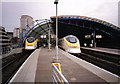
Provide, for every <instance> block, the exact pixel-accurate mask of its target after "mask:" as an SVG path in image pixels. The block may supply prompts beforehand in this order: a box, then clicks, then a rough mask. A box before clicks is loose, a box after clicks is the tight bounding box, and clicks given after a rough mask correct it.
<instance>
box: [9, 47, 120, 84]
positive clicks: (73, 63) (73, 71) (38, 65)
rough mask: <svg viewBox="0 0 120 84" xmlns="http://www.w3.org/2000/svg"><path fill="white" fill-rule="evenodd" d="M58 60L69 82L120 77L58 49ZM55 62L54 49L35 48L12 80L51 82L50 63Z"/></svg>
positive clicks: (106, 79)
mask: <svg viewBox="0 0 120 84" xmlns="http://www.w3.org/2000/svg"><path fill="white" fill-rule="evenodd" d="M58 56H59V59H58V62H59V63H60V64H61V69H62V74H63V75H64V76H65V78H66V79H67V80H68V82H70V83H88V84H89V83H102V84H108V82H109V83H113V82H114V83H118V82H120V78H119V77H118V76H116V75H114V74H112V73H110V72H108V71H106V70H103V69H101V68H99V67H97V66H95V65H93V64H91V63H88V62H86V61H84V60H82V59H80V58H77V57H75V56H73V55H71V54H69V53H67V52H65V51H63V50H61V49H59V54H58ZM54 62H55V49H54V48H52V49H51V52H48V49H47V48H39V49H36V50H35V51H34V52H33V53H32V54H31V55H30V56H29V57H28V59H27V60H26V61H25V62H24V63H23V65H22V66H21V67H20V69H19V70H18V71H17V72H16V74H15V75H14V76H13V78H12V79H11V80H10V83H13V82H36V83H42V82H47V83H49V82H52V63H54Z"/></svg>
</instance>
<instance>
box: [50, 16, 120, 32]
mask: <svg viewBox="0 0 120 84" xmlns="http://www.w3.org/2000/svg"><path fill="white" fill-rule="evenodd" d="M53 18H56V16H52V17H51V19H53ZM58 18H59V20H60V19H61V20H62V19H67V20H68V19H75V20H76V19H81V20H88V21H92V22H98V23H100V24H104V25H107V26H110V27H112V28H115V29H119V30H120V28H119V27H117V26H115V25H113V24H111V23H109V22H106V21H103V20H100V19H97V18H92V17H87V16H79V15H60V16H58Z"/></svg>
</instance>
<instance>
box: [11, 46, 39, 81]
mask: <svg viewBox="0 0 120 84" xmlns="http://www.w3.org/2000/svg"><path fill="white" fill-rule="evenodd" d="M40 50H41V48H40V49H36V50H35V51H34V52H33V53H32V54H31V55H30V56H29V57H28V58H27V60H26V61H25V62H24V63H23V64H22V66H21V67H20V68H19V70H18V71H17V72H16V74H15V75H14V76H13V78H12V79H11V80H10V82H9V83H12V82H35V75H36V68H37V61H38V56H39V53H40Z"/></svg>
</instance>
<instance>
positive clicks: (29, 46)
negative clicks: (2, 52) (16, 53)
mask: <svg viewBox="0 0 120 84" xmlns="http://www.w3.org/2000/svg"><path fill="white" fill-rule="evenodd" d="M37 43H38V39H37V38H34V37H29V38H27V39H26V41H25V50H34V49H36V48H37Z"/></svg>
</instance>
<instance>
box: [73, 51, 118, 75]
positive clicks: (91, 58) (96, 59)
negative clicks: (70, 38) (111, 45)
mask: <svg viewBox="0 0 120 84" xmlns="http://www.w3.org/2000/svg"><path fill="white" fill-rule="evenodd" d="M81 50H82V53H81V54H76V55H75V54H74V55H75V56H77V57H79V58H81V59H83V60H86V61H88V62H90V63H92V64H94V65H97V66H99V67H101V68H103V69H105V70H107V71H110V72H112V73H114V74H116V75H118V76H120V56H119V55H114V54H108V53H103V52H97V51H91V50H85V49H81Z"/></svg>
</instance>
